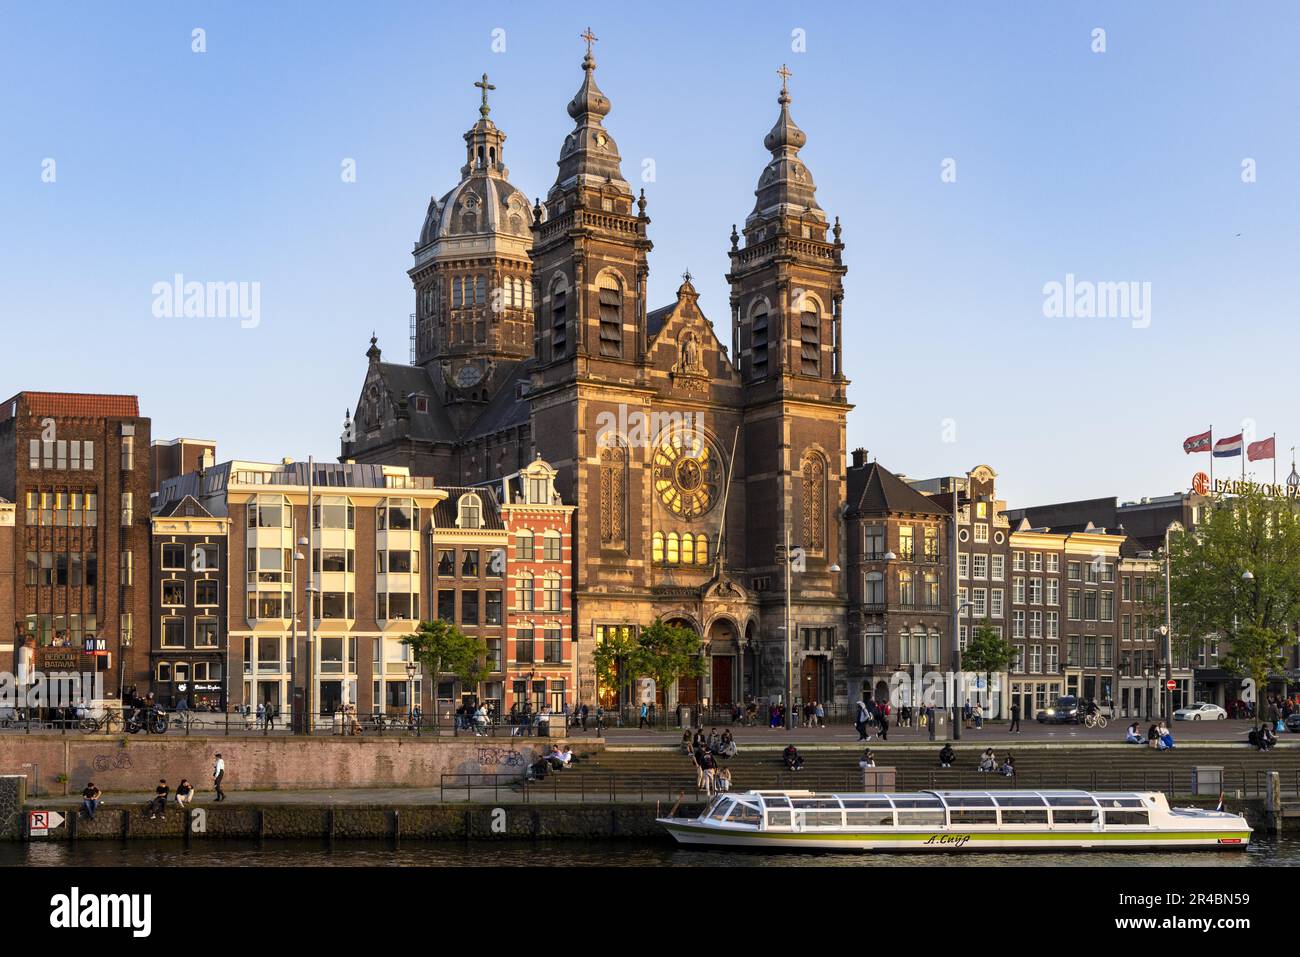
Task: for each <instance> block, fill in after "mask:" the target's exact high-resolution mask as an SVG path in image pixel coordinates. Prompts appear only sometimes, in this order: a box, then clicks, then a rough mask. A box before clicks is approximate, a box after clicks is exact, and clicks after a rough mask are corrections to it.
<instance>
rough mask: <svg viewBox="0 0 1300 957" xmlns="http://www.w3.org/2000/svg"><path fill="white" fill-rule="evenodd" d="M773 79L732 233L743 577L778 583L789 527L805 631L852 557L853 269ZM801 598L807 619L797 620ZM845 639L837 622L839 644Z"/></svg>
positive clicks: (833, 597) (773, 601) (833, 594)
mask: <svg viewBox="0 0 1300 957" xmlns="http://www.w3.org/2000/svg"><path fill="white" fill-rule="evenodd" d="M777 72H778V74H779V75H780V77H781V92H780V95H779V96H778V97H777V103H778V104H779V106H780V113H779V115H778V116H777V120H776V124H775V125H774V126H773V127H772V129H771V131H770V132H769V133H768V134H767V136H766V137H765V138H764V140H763V146H764V147H765V148H766V149H767V150H768V151H769V152H770V153H771V154H772V156H771V159H770V160H769V161H768V163H767V165H766V166H765V167H764V168H763V172H762V173H761V174H760V176H759V180H758V186H757V188H756V189H755V190H754V195H755V197H756V200H755V203H754V209H753V211H752V212H751V213H750V214H749V216H748V217H747V218H746V220H745V224H744V230H743V232H744V244H743V245H742V244H741V241H740V240H741V237H740V236H739V235H737V233H736V230H735V228H734V227H733V228H732V232H731V250H730V256H731V269H730V271H729V272H728V274H727V281H728V282H729V283H730V285H731V319H732V339H733V342H734V344H735V348H736V360H737V365H738V367H739V370H740V376H741V380H742V381H743V382H744V385H745V412H744V427H743V428H744V436H745V440H744V448H745V456H746V457H745V467H744V476H745V500H746V507H747V509H748V512H749V515H750V516H751V521H750V523H749V528H748V538H747V543H746V544H747V548H746V559H747V563H748V565H749V568H748V574H750V575H752V576H758V577H762V578H767V577H768V576H770V577H771V580H772V581H773V582H779V581H783V579H784V566H783V565H780V564H777V562H776V559H775V558H774V556H775V550H776V546H778V545H780V544H782V543H783V540H784V538H785V535H786V533H787V532H788V534H789V541H790V544H791V546H792V547H793V546H798V547H800V548H801V549H802V554H801V556H800V557H801V558H802V563H803V570H802V571H801V572H800V573H799V576H798V581H799V585H798V588H797V591H798V598H797V599H796V608H795V614H794V617H795V619H796V622H797V625H796V627H797V628H799V629H800V631H802V630H803V629H804V628H805V626H807V627H815V626H816V624H817V622H816V621H815V617H816V615H817V612H814V610H813V609H814V606H819V607H820V608H821V609H823V610H824V609H825V608H826V607H827V604H828V603H830V602H834V601H837V600H838V599H839V594H838V585H837V581H838V579H839V576H838V575H837V574H833V573H831V571H830V569H831V567H832V566H834V565H838V566H840V567H841V568H842V567H844V562H845V559H844V557H843V555H842V554H841V542H840V538H841V536H840V506H841V504H842V503H843V502H844V499H845V487H844V482H845V419H846V416H847V413H848V411H849V409H850V406H849V404H848V401H847V388H848V380H847V379H846V378H845V376H844V372H843V364H842V353H841V316H842V306H843V299H844V291H843V285H842V279H843V276H844V273H845V271H846V269H845V266H844V264H843V262H842V260H841V254H842V252H843V249H844V246H843V244H842V243H841V242H840V227H839V221H838V220H836V221H835V225H834V227H833V228H829V230H828V222H827V218H826V214H825V213H824V212H823V211H822V209H821V207H820V206H819V205H818V204H817V198H816V186H815V185H814V184H813V179H812V174H811V173H810V172H809V170H808V167H807V166H805V165H804V163H803V160H802V159H801V158H800V156H799V151H800V149H802V148H803V146H804V145H805V144H806V143H807V141H808V137H807V136H806V135H805V134H804V132H803V131H802V130H801V129H799V127H798V126H796V125H795V122H794V120H793V118H792V117H791V116H790V102H791V99H790V90H789V86H788V80H789V77H790V76H791V74H790V71H789V70H787V69H786V68H785V67H784V66H783V67H782V68H781V69H780V70H779V71H777ZM828 231H829V232H830V233H831V237H830V238H829V240H828V236H827V232H828ZM760 518H761V520H760ZM769 598H770V601H769V602H768V604H770V605H771V606H773V607H768V608H765V610H764V619H765V621H770V623H771V625H772V627H771V629H770V631H769V632H768V633H769V634H771V633H774V632H775V626H776V625H778V624H780V622H779V621H778V620H777V619H778V618H779V617H781V616H782V615H783V609H780V608H778V607H775V606H779V605H780V604H781V602H780V601H778V600H777V599H778V598H780V599H783V598H784V595H783V594H782V595H779V596H778V595H770V596H769ZM801 603H806V605H807V608H808V611H807V613H801V611H800V609H799V607H798V606H799V605H800V604H801ZM832 624H833V622H832ZM765 630H767V629H765ZM799 638H800V635H796V640H799ZM843 640H844V634H843V628H842V627H841V628H840V629H839V632H838V639H837V644H843ZM770 657H771V656H769V655H767V654H766V653H765V656H764V670H765V671H766V670H769V666H772V665H774V664H776V663H775V662H774V661H771V660H769V658H770ZM841 657H842V654H841V653H840V652H839V651H837V653H836V655H835V658H836V661H835V665H836V667H835V669H834V670H835V673H836V675H837V680H836V684H838V676H839V675H843V674H844V673H845V671H844V669H843V668H842V667H840V664H841V662H840V659H841ZM781 667H783V665H781ZM837 693H838V689H837Z"/></svg>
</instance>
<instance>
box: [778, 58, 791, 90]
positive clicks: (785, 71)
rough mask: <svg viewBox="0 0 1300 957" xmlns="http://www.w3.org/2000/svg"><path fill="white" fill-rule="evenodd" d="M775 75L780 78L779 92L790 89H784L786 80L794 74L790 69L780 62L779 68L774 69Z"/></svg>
mask: <svg viewBox="0 0 1300 957" xmlns="http://www.w3.org/2000/svg"><path fill="white" fill-rule="evenodd" d="M776 75H777V76H779V77H780V78H781V92H782V93H789V92H790V91H789V90H788V89H786V81H787V80H789V79H790V77H792V76H794V74H793V73H792V72H791V71H790V69H789V67H787V66H786V65H785V64H784V63H782V64H781V69H779V70H777V71H776Z"/></svg>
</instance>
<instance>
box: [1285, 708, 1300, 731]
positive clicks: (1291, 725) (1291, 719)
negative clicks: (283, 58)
mask: <svg viewBox="0 0 1300 957" xmlns="http://www.w3.org/2000/svg"><path fill="white" fill-rule="evenodd" d="M1283 723H1284V724H1285V725H1286V729H1287V730H1288V731H1295V732H1297V733H1300V711H1293V712H1291V713H1290V714H1289V715H1287V717H1286V721H1285V722H1283Z"/></svg>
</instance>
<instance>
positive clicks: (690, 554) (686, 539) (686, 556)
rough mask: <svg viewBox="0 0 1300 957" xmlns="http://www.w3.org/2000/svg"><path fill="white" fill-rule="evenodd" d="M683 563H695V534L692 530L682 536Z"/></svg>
mask: <svg viewBox="0 0 1300 957" xmlns="http://www.w3.org/2000/svg"><path fill="white" fill-rule="evenodd" d="M682 564H683V565H694V564H695V536H694V535H692V534H691V533H690V532H687V533H686V534H684V535H683V536H682Z"/></svg>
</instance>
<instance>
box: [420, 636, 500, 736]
mask: <svg viewBox="0 0 1300 957" xmlns="http://www.w3.org/2000/svg"><path fill="white" fill-rule="evenodd" d="M402 644H404V645H407V646H408V647H409V648H410V649H411V654H412V655H413V656H414V657H415V660H416V661H418V662H419V663H420V664H421V665H423V666H424V671H425V674H427V675H428V676H429V680H430V681H432V682H433V695H432V697H433V700H434V709H433V712H434V719H433V720H434V727H435V728H437V727H438V708H437V700H438V677H439V675H443V674H453V675H455V676H456V677H457V678H459V679H460V681H461V684H462V685H472V686H474V687H476V688H477V686H478V684H479V682H480V681H482V680H483V679H484V678H486V677H487V675H488V674H489V672H488V670H487V665H486V659H487V650H488V649H487V642H485V641H484V640H483V639H482V638H471V637H470V636H469V635H467V634H465V633H464V632H463V631H461V630H460V629H459V628H457V627H456V626H455V625H454V624H452V623H451V622H449V621H443V620H442V619H440V618H439V619H435V620H434V621H422V622H420V627H419V629H418V630H417V631H416V632H415V634H413V635H407V636H406V637H405V638H403V639H402Z"/></svg>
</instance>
